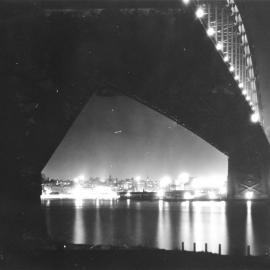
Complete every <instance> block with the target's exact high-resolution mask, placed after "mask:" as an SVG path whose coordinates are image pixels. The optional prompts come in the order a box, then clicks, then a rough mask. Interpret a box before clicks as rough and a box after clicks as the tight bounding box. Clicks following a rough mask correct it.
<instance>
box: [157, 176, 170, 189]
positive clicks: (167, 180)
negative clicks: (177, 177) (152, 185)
mask: <svg viewBox="0 0 270 270" xmlns="http://www.w3.org/2000/svg"><path fill="white" fill-rule="evenodd" d="M171 183H172V179H171V178H170V177H169V176H164V177H162V178H161V179H160V181H159V185H160V187H161V188H166V187H168V186H169V185H170V184H171Z"/></svg>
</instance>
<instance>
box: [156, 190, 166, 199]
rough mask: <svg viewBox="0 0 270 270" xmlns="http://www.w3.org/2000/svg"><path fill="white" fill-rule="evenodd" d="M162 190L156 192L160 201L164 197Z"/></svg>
mask: <svg viewBox="0 0 270 270" xmlns="http://www.w3.org/2000/svg"><path fill="white" fill-rule="evenodd" d="M164 194H165V193H164V190H162V189H160V190H158V191H157V197H158V198H159V199H162V198H163V197H164Z"/></svg>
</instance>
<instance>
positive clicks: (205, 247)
mask: <svg viewBox="0 0 270 270" xmlns="http://www.w3.org/2000/svg"><path fill="white" fill-rule="evenodd" d="M204 250H205V252H206V253H207V243H205V244H204Z"/></svg>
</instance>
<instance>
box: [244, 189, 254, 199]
mask: <svg viewBox="0 0 270 270" xmlns="http://www.w3.org/2000/svg"><path fill="white" fill-rule="evenodd" d="M253 195H254V194H253V192H252V191H247V192H246V194H245V197H246V199H247V200H251V199H252V198H253Z"/></svg>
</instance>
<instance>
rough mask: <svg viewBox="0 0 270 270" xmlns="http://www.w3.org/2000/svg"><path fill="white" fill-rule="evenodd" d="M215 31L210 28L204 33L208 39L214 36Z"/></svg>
mask: <svg viewBox="0 0 270 270" xmlns="http://www.w3.org/2000/svg"><path fill="white" fill-rule="evenodd" d="M215 32H216V31H215V30H214V28H212V27H209V28H208V29H207V31H206V33H207V35H208V36H209V37H212V36H213V35H214V34H215Z"/></svg>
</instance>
